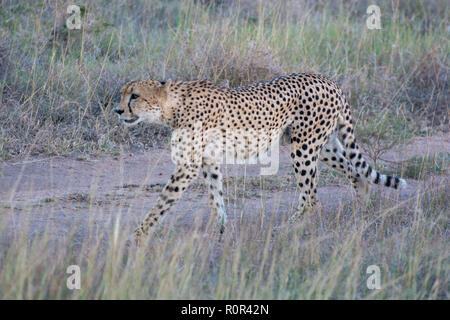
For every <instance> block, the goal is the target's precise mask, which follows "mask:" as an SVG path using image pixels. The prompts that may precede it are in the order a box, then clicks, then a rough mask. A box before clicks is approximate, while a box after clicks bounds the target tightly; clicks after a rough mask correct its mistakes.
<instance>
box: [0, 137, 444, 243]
mask: <svg viewBox="0 0 450 320" xmlns="http://www.w3.org/2000/svg"><path fill="white" fill-rule="evenodd" d="M443 151H444V152H450V135H449V134H444V135H437V136H431V137H418V138H415V139H413V140H412V141H411V142H410V143H409V144H407V145H404V146H401V147H398V148H395V149H393V150H391V151H389V152H388V153H386V154H385V155H384V156H383V159H385V160H390V161H402V160H407V159H409V158H411V157H413V156H417V155H424V154H434V153H439V152H443ZM289 153H290V152H289V146H283V147H281V150H280V169H279V171H278V173H277V175H275V176H273V177H271V179H269V180H267V181H269V182H270V183H269V185H266V186H265V188H264V190H261V187H260V185H259V181H260V177H259V172H260V171H259V170H260V166H259V165H248V166H244V165H233V166H227V167H226V168H224V169H223V171H224V176H225V177H226V178H227V181H228V182H229V181H235V182H234V183H227V182H226V183H225V185H226V186H227V187H226V188H225V189H226V194H227V201H226V202H227V203H226V205H227V211H228V215H229V218H230V219H229V220H230V221H229V224H230V226H231V229H233V224H235V223H238V222H236V221H238V220H240V219H242V216H243V214H244V213H245V216H247V218H250V219H255V221H259V220H261V219H265V215H266V213H271V214H275V216H276V217H278V218H279V219H286V217H287V216H288V215H290V214H291V213H292V212H293V208H294V207H295V203H296V199H297V197H298V195H297V192H296V190H295V188H289V187H287V188H285V187H281V185H282V183H281V181H285V180H286V179H287V180H289V179H291V178H292V167H291V164H290V159H289ZM174 168H175V166H174V164H173V163H172V161H171V160H170V151H169V150H167V149H155V150H152V151H149V152H145V153H139V154H135V153H134V154H132V153H127V154H122V155H120V156H117V157H100V158H74V157H51V158H31V159H24V160H22V161H18V162H17V161H16V162H3V163H0V218H1V220H0V221H3V222H2V223H3V224H4V225H0V241H1V242H2V243H4V241H9V240H10V239H11V238H12V237H13V236H18V235H21V234H24V233H27V234H28V236H34V235H36V234H39V233H41V232H43V231H44V230H46V231H47V232H49V233H50V234H51V236H52V237H55V239H58V238H59V237H62V236H64V235H66V234H67V233H69V232H75V239H78V240H77V241H80V243H81V242H82V239H83V237H85V236H86V234H87V233H88V232H91V231H92V230H94V232H99V233H101V234H108V232H110V231H111V230H112V228H113V225H114V223H115V221H116V220H117V219H120V223H121V228H124V229H123V231H124V232H127V233H128V232H129V231H130V230H132V229H133V228H134V227H135V226H136V225H137V224H138V223H139V222H140V220H141V219H142V218H143V217H144V216H145V214H146V213H147V212H148V211H149V210H150V209H151V207H152V205H153V204H154V203H155V202H156V199H157V197H158V195H159V192H160V191H161V189H162V187H163V186H164V184H165V183H166V182H167V180H168V179H169V177H170V174H171V172H172V171H173V170H174ZM243 177H245V179H246V180H247V181H249V182H251V183H247V184H245V190H244V187H243V185H242V181H243V180H244V178H243ZM233 179H234V180H233ZM283 179H284V180H283ZM254 182H255V183H254ZM407 182H408V186H407V187H406V188H405V189H404V190H402V191H401V192H400V198H401V199H407V198H409V197H412V196H414V195H415V194H416V193H417V192H418V190H427V189H429V188H430V187H433V186H438V185H439V186H440V187H442V184H444V187H445V188H447V189H448V186H449V183H448V182H449V181H448V175H447V174H441V175H439V176H429V177H427V179H425V180H424V181H415V180H412V179H408V180H407ZM266 184H267V183H266ZM372 192H379V193H381V195H382V197H391V196H393V195H394V193H395V191H394V190H391V189H388V188H383V187H374V188H373V189H372ZM318 197H319V201H320V203H321V207H322V210H323V212H325V213H330V214H331V213H333V212H335V211H336V210H338V208H340V207H342V206H343V205H345V204H348V203H351V202H352V201H355V197H354V194H353V192H352V188H351V186H350V184H349V183H348V182H346V181H345V180H343V179H341V180H339V181H338V182H337V183H333V184H325V185H324V186H321V187H319V189H318ZM209 214H210V210H209V200H208V194H207V190H206V188H204V186H202V183H201V182H197V183H196V184H195V185H194V186H193V187H191V188H189V189H188V190H187V191H186V193H185V194H184V195H183V197H182V198H181V199H180V201H178V202H177V203H176V204H175V205H174V207H173V208H172V209H171V214H169V215H168V218H166V219H167V220H172V222H173V223H175V224H176V225H178V226H182V227H183V228H184V227H185V228H186V229H187V230H188V229H189V227H190V226H191V225H192V223H193V221H194V220H195V219H203V220H204V221H208V219H209ZM5 218H6V219H5ZM278 221H279V220H278ZM163 223H165V222H163ZM25 230H26V231H25ZM124 238H125V237H124Z"/></svg>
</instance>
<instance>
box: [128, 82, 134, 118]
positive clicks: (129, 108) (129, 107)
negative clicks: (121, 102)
mask: <svg viewBox="0 0 450 320" xmlns="http://www.w3.org/2000/svg"><path fill="white" fill-rule="evenodd" d="M132 95H133V88H131V94H130V100H128V110H129V111H130V113H131V114H133V110H131V96H132Z"/></svg>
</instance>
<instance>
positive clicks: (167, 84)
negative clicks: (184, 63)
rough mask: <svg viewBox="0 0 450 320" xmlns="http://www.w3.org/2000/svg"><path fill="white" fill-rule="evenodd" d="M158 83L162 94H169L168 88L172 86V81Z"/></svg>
mask: <svg viewBox="0 0 450 320" xmlns="http://www.w3.org/2000/svg"><path fill="white" fill-rule="evenodd" d="M160 83H161V90H162V92H164V93H165V94H167V93H169V90H170V86H171V85H172V80H171V79H169V80H167V81H160Z"/></svg>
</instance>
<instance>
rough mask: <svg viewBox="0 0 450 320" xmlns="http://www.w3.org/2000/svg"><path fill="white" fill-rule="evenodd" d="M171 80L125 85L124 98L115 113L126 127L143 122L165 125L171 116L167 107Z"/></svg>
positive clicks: (140, 81)
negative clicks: (166, 119)
mask: <svg viewBox="0 0 450 320" xmlns="http://www.w3.org/2000/svg"><path fill="white" fill-rule="evenodd" d="M170 86H171V80H169V81H167V82H160V81H154V80H138V81H132V82H128V83H127V84H125V85H124V86H123V87H122V89H121V90H120V92H121V94H122V98H121V100H120V103H119V105H118V106H117V107H116V108H114V112H115V113H116V114H117V115H118V116H119V119H120V120H122V122H123V123H124V124H125V125H126V126H132V125H136V124H138V123H139V122H141V121H145V122H149V123H164V122H165V121H164V120H165V118H167V117H169V116H170V112H169V110H168V106H167V100H168V94H169V89H170Z"/></svg>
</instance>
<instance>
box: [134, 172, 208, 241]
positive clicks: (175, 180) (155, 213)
mask: <svg viewBox="0 0 450 320" xmlns="http://www.w3.org/2000/svg"><path fill="white" fill-rule="evenodd" d="M198 172H199V166H198V165H188V164H184V165H179V166H178V167H177V169H176V170H175V172H174V173H173V174H172V176H171V177H170V180H169V182H168V183H167V184H166V186H165V187H164V189H163V190H162V192H161V195H160V196H159V199H158V202H157V204H156V206H154V207H153V208H152V209H151V210H150V213H149V214H148V215H147V216H146V217H145V219H144V221H142V223H141V224H140V225H139V227H138V228H137V229H136V230H135V231H134V237H135V240H136V244H138V245H139V244H140V243H141V242H142V241H143V240H144V237H145V236H146V235H147V234H148V232H149V229H150V228H151V227H153V226H154V225H155V224H156V223H157V222H158V219H159V218H160V217H161V216H162V215H164V214H165V213H166V212H167V211H168V210H169V209H170V207H171V206H172V205H173V203H174V202H175V201H176V200H178V199H179V198H180V197H181V195H182V194H183V192H184V191H185V190H186V188H187V187H188V186H189V184H190V183H191V182H192V180H194V179H195V178H196V177H197V175H198Z"/></svg>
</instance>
